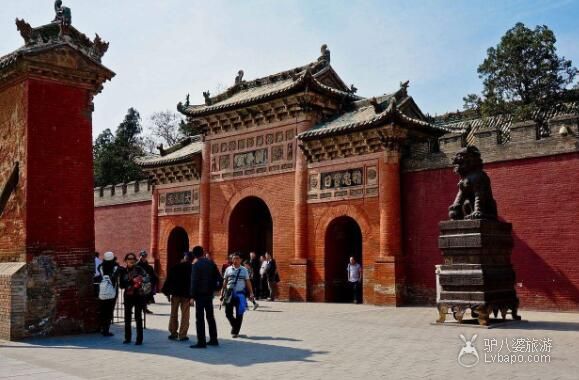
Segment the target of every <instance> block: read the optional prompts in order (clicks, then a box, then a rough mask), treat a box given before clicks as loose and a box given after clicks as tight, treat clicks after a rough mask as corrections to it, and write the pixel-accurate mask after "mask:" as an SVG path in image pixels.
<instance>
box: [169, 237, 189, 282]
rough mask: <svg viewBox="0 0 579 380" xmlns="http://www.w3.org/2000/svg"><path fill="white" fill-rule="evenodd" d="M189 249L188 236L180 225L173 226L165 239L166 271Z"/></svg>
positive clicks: (177, 262)
mask: <svg viewBox="0 0 579 380" xmlns="http://www.w3.org/2000/svg"><path fill="white" fill-rule="evenodd" d="M187 251H189V236H187V231H185V230H184V229H183V228H181V227H175V228H173V230H172V231H171V233H170V234H169V239H168V241H167V271H169V269H171V268H172V267H173V266H175V265H177V264H179V262H180V261H181V259H182V258H183V254H184V253H185V252H187Z"/></svg>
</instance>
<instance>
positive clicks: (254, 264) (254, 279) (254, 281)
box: [249, 252, 261, 299]
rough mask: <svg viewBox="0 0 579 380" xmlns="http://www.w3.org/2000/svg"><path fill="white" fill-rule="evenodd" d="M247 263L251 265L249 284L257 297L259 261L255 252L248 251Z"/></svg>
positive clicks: (259, 283) (259, 280)
mask: <svg viewBox="0 0 579 380" xmlns="http://www.w3.org/2000/svg"><path fill="white" fill-rule="evenodd" d="M249 265H250V266H251V285H252V286H253V291H254V292H255V298H257V299H259V296H260V294H261V275H260V274H259V270H260V269H261V261H259V257H257V255H256V254H255V252H249Z"/></svg>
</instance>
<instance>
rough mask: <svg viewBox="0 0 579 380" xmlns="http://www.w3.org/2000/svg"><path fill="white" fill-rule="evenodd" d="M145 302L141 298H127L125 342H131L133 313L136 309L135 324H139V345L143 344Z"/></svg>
mask: <svg viewBox="0 0 579 380" xmlns="http://www.w3.org/2000/svg"><path fill="white" fill-rule="evenodd" d="M144 307H145V300H144V298H143V297H139V296H125V340H127V341H131V322H132V319H133V316H132V312H133V308H134V309H135V322H136V323H137V340H136V342H137V343H142V342H143V308H144Z"/></svg>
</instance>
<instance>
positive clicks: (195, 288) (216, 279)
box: [191, 246, 222, 348]
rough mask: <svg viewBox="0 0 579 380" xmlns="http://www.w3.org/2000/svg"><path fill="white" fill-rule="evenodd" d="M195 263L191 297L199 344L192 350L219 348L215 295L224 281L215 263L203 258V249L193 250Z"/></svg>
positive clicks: (197, 247)
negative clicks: (206, 327)
mask: <svg viewBox="0 0 579 380" xmlns="http://www.w3.org/2000/svg"><path fill="white" fill-rule="evenodd" d="M193 256H195V263H194V264H193V271H192V274H191V295H192V297H193V300H194V301H195V324H196V327H197V344H195V345H192V346H191V348H205V347H207V346H218V345H219V342H218V341H217V325H216V324H215V315H214V312H213V295H214V293H215V291H216V290H217V289H219V287H220V285H221V283H222V279H221V275H220V274H219V269H217V265H215V263H214V262H212V261H210V260H208V259H206V258H205V257H203V248H201V247H199V246H196V247H195V248H193ZM205 318H207V324H208V325H209V342H207V341H206V336H205Z"/></svg>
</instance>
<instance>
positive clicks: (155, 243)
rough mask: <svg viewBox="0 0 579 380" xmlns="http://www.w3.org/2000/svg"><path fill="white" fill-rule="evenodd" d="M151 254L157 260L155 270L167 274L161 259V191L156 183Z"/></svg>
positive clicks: (153, 200)
mask: <svg viewBox="0 0 579 380" xmlns="http://www.w3.org/2000/svg"><path fill="white" fill-rule="evenodd" d="M151 194H152V195H151V196H152V197H153V198H152V199H151V256H152V257H153V259H154V260H155V270H156V271H157V273H158V274H161V275H163V276H164V275H165V273H161V269H162V266H161V260H160V258H159V218H158V216H159V211H158V206H159V192H158V190H157V188H156V187H155V185H153V191H151Z"/></svg>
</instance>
